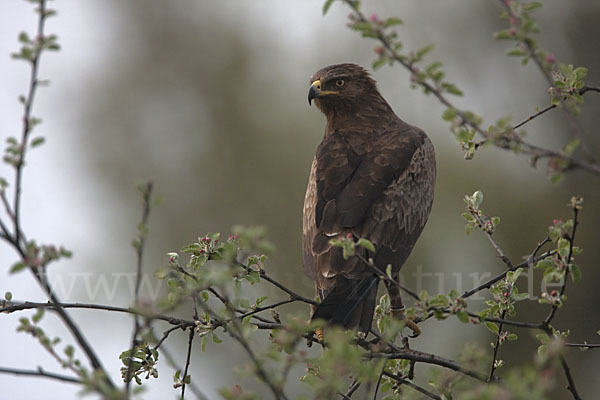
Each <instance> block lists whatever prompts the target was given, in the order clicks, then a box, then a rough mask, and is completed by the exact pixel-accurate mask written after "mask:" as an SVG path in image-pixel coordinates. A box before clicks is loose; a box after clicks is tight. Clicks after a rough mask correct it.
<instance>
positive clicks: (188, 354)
mask: <svg viewBox="0 0 600 400" xmlns="http://www.w3.org/2000/svg"><path fill="white" fill-rule="evenodd" d="M193 342H194V328H190V336H189V338H188V348H187V356H186V358H185V368H184V371H183V384H182V385H181V398H182V399H185V381H186V379H187V374H188V369H189V367H190V360H191V358H192V343H193Z"/></svg>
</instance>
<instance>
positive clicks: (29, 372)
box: [0, 367, 83, 384]
mask: <svg viewBox="0 0 600 400" xmlns="http://www.w3.org/2000/svg"><path fill="white" fill-rule="evenodd" d="M0 373H2V374H14V375H21V376H37V377H40V378H50V379H55V380H58V381H62V382H68V383H78V384H81V383H83V382H82V381H81V380H80V379H78V378H73V377H71V376H67V375H61V374H56V373H54V372H46V371H45V370H44V369H42V367H38V368H37V369H19V368H5V367H0Z"/></svg>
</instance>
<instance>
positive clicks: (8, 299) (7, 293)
mask: <svg viewBox="0 0 600 400" xmlns="http://www.w3.org/2000/svg"><path fill="white" fill-rule="evenodd" d="M12 297H13V295H12V293H11V292H6V293H4V299H5V300H6V301H11V300H12Z"/></svg>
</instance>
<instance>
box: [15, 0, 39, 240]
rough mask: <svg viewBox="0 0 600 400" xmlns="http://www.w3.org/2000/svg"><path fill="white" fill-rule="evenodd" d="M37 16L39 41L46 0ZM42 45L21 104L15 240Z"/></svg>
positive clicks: (35, 54) (18, 235)
mask: <svg viewBox="0 0 600 400" xmlns="http://www.w3.org/2000/svg"><path fill="white" fill-rule="evenodd" d="M39 5H40V6H39V9H38V13H39V18H38V24H37V35H36V38H37V39H36V40H38V42H39V41H41V40H42V39H43V38H44V25H45V22H46V16H47V14H46V0H41V1H40V2H39ZM42 50H43V48H42V45H41V43H38V44H37V45H36V46H35V47H34V50H33V54H32V58H31V74H30V75H29V91H28V93H27V97H26V99H25V103H24V105H23V108H24V113H23V130H22V132H21V143H20V149H19V150H20V153H19V158H18V161H17V164H16V165H15V197H14V202H13V205H14V210H15V213H14V225H15V238H16V242H17V243H20V242H21V191H22V179H23V166H24V165H25V154H26V151H27V141H28V139H29V134H30V133H31V130H32V128H33V127H32V126H31V122H32V117H31V111H32V108H33V100H34V98H35V93H36V89H37V87H38V84H39V80H38V69H39V65H40V58H41V53H42Z"/></svg>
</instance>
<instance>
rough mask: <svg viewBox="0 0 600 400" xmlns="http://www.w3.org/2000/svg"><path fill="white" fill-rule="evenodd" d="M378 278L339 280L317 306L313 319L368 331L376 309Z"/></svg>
mask: <svg viewBox="0 0 600 400" xmlns="http://www.w3.org/2000/svg"><path fill="white" fill-rule="evenodd" d="M378 282H379V280H378V278H377V277H376V276H374V275H372V276H367V277H364V278H362V279H360V280H348V281H346V282H343V283H341V282H338V284H336V286H335V287H334V288H333V289H332V290H330V291H329V292H328V293H327V296H326V297H325V298H324V299H323V301H322V302H321V303H320V304H319V305H318V306H317V308H316V309H315V312H314V314H313V316H312V319H324V320H326V321H328V322H329V323H330V324H332V325H338V326H343V327H344V328H349V329H352V328H356V327H358V328H359V330H360V331H362V332H365V333H368V332H369V330H370V329H371V323H372V321H373V311H374V310H375V303H376V296H377V283H378Z"/></svg>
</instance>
